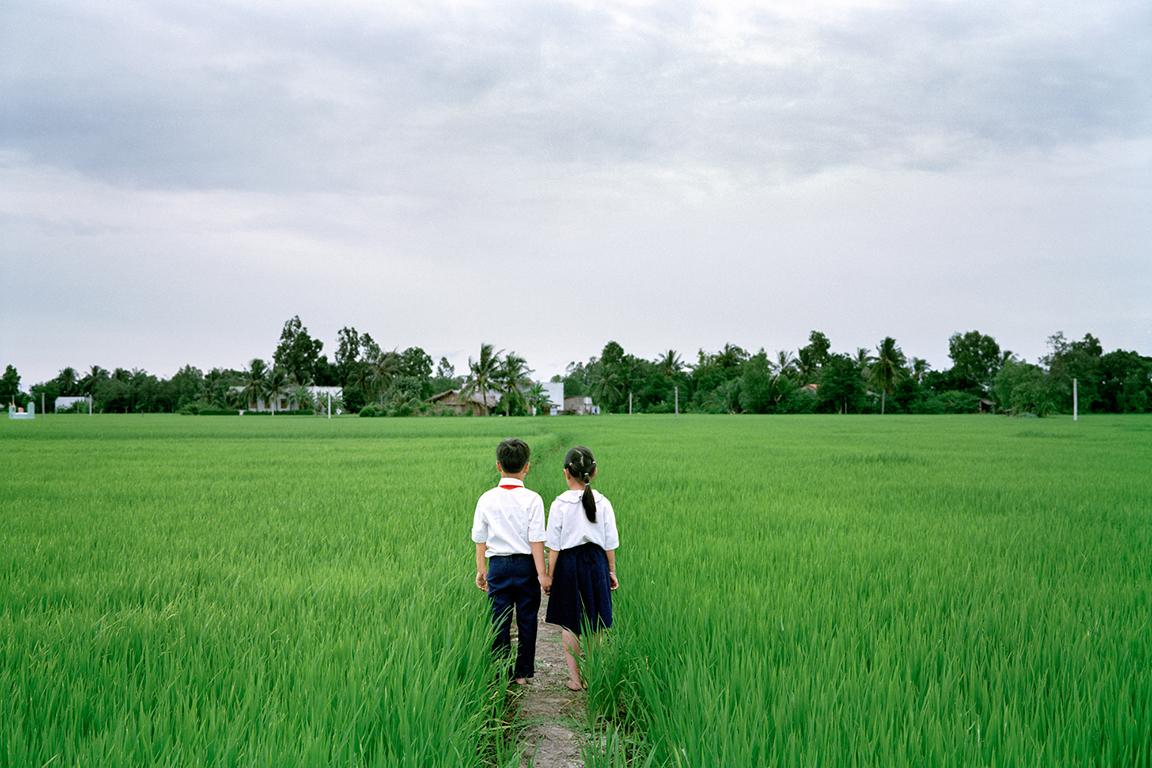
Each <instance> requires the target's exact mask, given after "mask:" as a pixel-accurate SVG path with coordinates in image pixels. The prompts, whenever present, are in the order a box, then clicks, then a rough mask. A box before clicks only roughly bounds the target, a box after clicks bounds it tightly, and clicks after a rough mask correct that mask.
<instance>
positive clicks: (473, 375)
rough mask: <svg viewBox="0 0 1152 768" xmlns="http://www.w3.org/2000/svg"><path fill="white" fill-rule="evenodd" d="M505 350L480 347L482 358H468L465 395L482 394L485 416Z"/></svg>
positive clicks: (484, 345) (486, 345)
mask: <svg viewBox="0 0 1152 768" xmlns="http://www.w3.org/2000/svg"><path fill="white" fill-rule="evenodd" d="M503 353H504V350H502V349H501V350H500V351H496V350H495V348H494V347H493V346H492V345H491V344H481V345H480V357H479V358H478V359H476V360H473V359H472V358H471V357H469V358H468V375H467V377H466V378H465V380H464V394H465V395H469V396H470V395H472V394H475V393H479V394H480V400H481V407H482V408H483V409H484V414H485V415H487V414H488V393H489V392H490V391H491V390H492V387H493V384H494V383H495V380H496V379H497V378H498V374H497V371H499V369H500V355H502V354H503Z"/></svg>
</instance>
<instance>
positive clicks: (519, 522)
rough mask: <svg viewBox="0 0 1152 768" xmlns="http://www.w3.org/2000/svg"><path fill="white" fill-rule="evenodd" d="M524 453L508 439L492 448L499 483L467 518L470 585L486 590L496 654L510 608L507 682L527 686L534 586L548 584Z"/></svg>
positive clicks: (503, 648) (502, 647)
mask: <svg viewBox="0 0 1152 768" xmlns="http://www.w3.org/2000/svg"><path fill="white" fill-rule="evenodd" d="M530 455H531V451H530V450H529V448H528V444H527V443H525V442H524V441H523V440H518V439H516V438H514V437H510V438H508V439H507V440H504V441H503V442H501V443H500V445H499V446H497V448H496V470H497V471H498V472H499V473H500V484H499V485H498V486H497V487H496V488H493V489H491V490H489V491H486V492H485V493H484V495H482V496H481V497H480V499H479V501H477V502H476V514H475V516H474V517H473V519H472V541H473V542H475V544H476V586H477V587H479V588H480V589H484V590H487V592H488V599H489V600H490V601H491V602H492V622H493V623H494V624H495V625H496V639H495V640H494V641H493V643H492V650H493V651H494V652H496V653H509V652H510V651H511V650H512V608H513V606H515V608H516V629H517V631H518V632H519V633H520V641H519V644H518V646H517V648H516V664H515V666H514V667H513V669H512V678H513V680H515V681H516V683H518V684H519V685H525V684H527V682H528V678H530V677H532V676H533V674H534V672H535V665H536V621H537V619H536V617H537V614H538V613H539V611H540V587H541V586H544V587H547V586H548V582H549V578H548V576H547V575H546V574H545V571H544V501H543V499H541V498H540V494H538V493H536V492H535V491H530V490H528V489H527V488H525V487H524V476H525V475H527V474H528V469H529V467H530V466H531V465H530V463H529V461H528V459H529V457H530ZM485 557H487V558H488V564H487V568H485V564H484V558H485Z"/></svg>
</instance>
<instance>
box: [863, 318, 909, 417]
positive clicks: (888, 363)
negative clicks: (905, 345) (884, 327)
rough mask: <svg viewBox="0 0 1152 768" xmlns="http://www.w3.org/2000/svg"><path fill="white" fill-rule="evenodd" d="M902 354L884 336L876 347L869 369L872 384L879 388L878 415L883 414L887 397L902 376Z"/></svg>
mask: <svg viewBox="0 0 1152 768" xmlns="http://www.w3.org/2000/svg"><path fill="white" fill-rule="evenodd" d="M904 363H905V359H904V352H903V351H901V349H900V347H898V346H897V345H896V340H895V339H894V338H892V337H891V336H885V337H884V339H883V341H881V342H880V344H879V345H878V346H877V347H876V357H875V358H874V359H873V362H872V366H871V369H870V375H871V379H872V383H873V384H874V385H875V386H877V387H879V388H880V413H881V414H883V413H884V409H885V405H886V404H887V400H888V395H890V394H891V393H892V391H893V390H894V389H895V388H896V384H897V382H898V381H899V380H900V379H901V378H903V376H904Z"/></svg>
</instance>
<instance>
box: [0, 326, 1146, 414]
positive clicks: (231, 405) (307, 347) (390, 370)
mask: <svg viewBox="0 0 1152 768" xmlns="http://www.w3.org/2000/svg"><path fill="white" fill-rule="evenodd" d="M335 346H336V348H335V351H334V353H333V356H332V358H331V359H329V357H328V356H327V355H326V354H324V352H323V349H324V345H323V343H322V342H321V341H320V340H319V339H316V338H314V337H313V336H312V335H311V334H310V333H309V331H308V329H307V328H306V327H305V326H304V324H303V323H302V322H301V321H300V318H299V317H298V316H296V317H293V318H291V319H290V320H288V321H287V322H285V323H284V326H283V329H282V331H281V334H280V340H279V342H278V343H277V345H276V347H275V350H274V351H273V353H272V356H271V359H270V360H265V359H264V358H255V359H253V360H251V361H250V362H249V364H248V365H247V367H245V368H243V369H230V368H213V369H211V370H210V371H208V372H203V371H201V370H200V369H199V368H196V367H194V366H191V365H186V366H184V367H183V368H181V369H180V370H179V371H177V372H176V373H175V374H174V375H173V376H172V377H171V378H169V379H163V378H160V377H157V376H154V375H152V374H150V373H148V372H147V371H144V370H142V369H138V368H136V369H131V370H128V369H124V368H115V369H113V370H111V371H109V370H107V369H105V368H102V367H101V366H99V365H93V366H91V367H90V368H89V369H88V370H86V371H84V372H83V373H81V372H79V371H78V370H77V369H75V368H72V367H65V368H63V369H61V370H60V372H59V373H58V374H57V375H56V377H54V378H53V379H51V380H49V381H46V382H41V383H38V384H34V385H32V386H31V387H30V388H29V390H28V392H27V393H25V392H23V391H22V390H21V389H20V376H19V373H18V372H17V371H16V369H15V368H14V367H13V366H12V365H8V366H6V368H5V370H4V373H3V376H0V403H8V402H22V401H23V400H34V401H35V402H37V403H39V402H40V400H41V396H43V399H44V401H45V403H46V404H47V405H48V408H49V410H51V408H52V404H53V402H54V400H55V398H56V397H57V396H65V395H72V396H88V397H91V398H92V403H93V408H94V410H96V411H97V412H103V413H152V412H182V413H191V414H195V413H225V412H235V411H236V410H237V409H243V408H252V407H253V406H254V405H255V404H256V403H257V402H258V401H261V400H262V401H264V402H272V403H276V402H279V401H281V400H282V399H284V400H287V401H290V402H291V403H292V404H293V405H294V406H296V409H298V410H304V411H310V410H313V409H315V410H320V409H322V408H323V407H324V406H325V405H326V403H325V402H324V401H323V400H319V401H317V399H316V398H313V397H312V395H311V392H310V390H309V389H308V387H310V386H313V385H315V386H332V387H341V388H342V393H343V395H342V400H341V401H340V402H338V403H337V405H338V406H339V407H341V408H343V409H344V410H345V411H348V412H353V413H356V412H359V413H363V414H364V415H390V416H407V415H417V414H428V413H433V412H435V408H434V407H433V406H432V404H431V403H429V398H431V397H432V395H434V394H435V393H438V392H443V391H446V390H459V391H461V392H462V393H463V394H464V395H465V396H474V397H475V398H476V400H477V402H478V403H482V404H484V406H483V407H484V408H485V410H488V411H490V412H492V413H501V414H505V415H522V414H526V413H532V412H539V411H540V410H546V409H547V405H548V398H547V394H546V392H545V391H544V387H543V385H542V384H540V383H539V382H537V381H535V380H533V378H532V374H533V371H532V369H531V368H529V367H528V363H527V361H526V360H525V359H524V358H523V357H522V356H520V355H518V354H516V353H515V352H513V351H507V352H506V351H504V350H502V349H501V350H498V349H496V347H495V345H493V344H488V343H484V344H481V346H480V350H479V354H478V355H477V356H476V357H475V358H471V357H470V358H469V359H468V366H467V370H465V371H464V372H462V373H461V374H457V372H456V370H455V369H454V367H453V366H452V364H451V363H450V362H449V361H448V360H447V359H446V358H444V357H441V358H440V359H439V361H437V362H436V363H433V360H432V357H431V356H430V355H429V354H428V353H427V352H425V351H424V350H423V349H422V348H420V347H409V348H407V349H403V350H400V349H390V350H389V349H385V348H383V347H381V345H380V344H379V343H378V342H377V341H376V340H375V339H373V338H372V336H371V335H370V334H368V333H363V332H360V331H358V330H357V329H355V328H352V327H345V328H341V329H340V331H339V333H338V334H337V338H336V345H335ZM1048 350H1049V351H1048V353H1047V354H1046V355H1044V356H1043V357H1042V358H1041V359H1040V360H1038V361H1037V362H1036V363H1030V362H1027V361H1025V360H1022V359H1020V358H1019V357H1018V356H1017V355H1015V354H1013V353H1012V352H1011V351H1008V350H1002V349H1001V347H1000V345H999V344H998V343H997V342H996V340H995V339H994V338H993V337H991V336H989V335H987V334H984V333H981V332H979V331H967V332H964V333H955V334H953V335H952V336H951V338H950V339H949V342H948V355H949V358H950V360H951V366H950V367H948V368H945V369H943V370H933V369H932V368H931V366H929V365H928V363H927V362H926V361H925V360H923V359H922V358H918V357H910V356H908V355H906V354H905V353H904V351H903V350H902V349H901V347H900V345H899V344H898V343H897V342H896V340H895V339H894V338H892V337H885V338H883V339H881V340H880V341H879V343H878V344H877V345H876V347H875V348H871V349H869V348H864V347H861V348H857V349H856V350H855V351H854V352H836V351H833V349H832V344H831V341H830V340H829V339H828V337H827V335H825V334H824V333H823V332H821V331H812V332H811V333H810V334H809V337H808V343H807V344H806V345H804V346H802V347H800V348H799V349H797V350H795V351H794V352H793V351H791V350H783V351H779V352H777V353H775V354H774V355H769V354H768V353H767V352H766V351H765V350H764V349H763V348H761V349H760V350H758V351H756V352H749V351H747V350H745V349H743V348H741V347H739V346H737V345H734V344H725V345H724V346H723V347H722V348H721V349H720V350H717V351H715V352H707V351H705V350H700V351H698V352H697V355H696V358H695V360H693V361H686V360H685V359H684V358H683V357H682V356H681V355H680V353H678V352H677V351H676V350H673V349H670V350H668V351H667V352H664V353H662V354H661V355H659V356H658V357H657V358H656V359H653V360H649V359H646V358H643V357H639V356H636V355H632V354H629V353H627V352H625V351H624V349H623V347H621V345H620V344H618V343H617V342H615V341H609V342H608V343H607V344H605V345H604V347H603V349H602V351H601V353H600V354H599V355H595V356H593V357H591V358H589V359H588V360H586V361H583V362H572V363H569V365H568V366H567V368H566V369H565V372H564V374H563V375H558V376H554V377H553V378H552V381H562V382H563V383H564V392H565V395H566V396H569V397H571V396H590V397H592V398H593V400H594V402H596V403H597V404H598V405H599V406H600V407H601V409H602V410H603V411H606V412H609V413H624V412H628V411H629V410H631V411H632V412H635V413H671V412H672V411H674V410H676V409H677V408H679V410H680V411H682V412H687V413H760V414H764V413H879V414H888V413H928V414H932V413H975V412H978V411H999V412H1004V413H1011V414H1024V413H1030V414H1035V415H1040V416H1043V415H1047V414H1050V413H1055V412H1069V411H1070V410H1071V408H1072V381H1073V379H1075V380H1076V381H1077V383H1078V391H1079V407H1080V409H1081V410H1082V411H1084V412H1096V413H1147V412H1150V411H1152V358H1150V357H1147V356H1143V355H1140V354H1138V353H1136V352H1133V351H1128V350H1120V349H1117V350H1113V351H1110V352H1104V350H1103V348H1102V346H1101V344H1100V341H1099V339H1097V338H1096V337H1095V336H1093V335H1092V334H1085V335H1084V337H1083V338H1082V339H1079V340H1069V339H1067V338H1065V336H1064V334H1063V333H1057V334H1055V335H1053V336H1051V337H1050V338H1049V339H1048ZM83 407H84V409H85V410H86V409H87V406H86V405H84V406H83Z"/></svg>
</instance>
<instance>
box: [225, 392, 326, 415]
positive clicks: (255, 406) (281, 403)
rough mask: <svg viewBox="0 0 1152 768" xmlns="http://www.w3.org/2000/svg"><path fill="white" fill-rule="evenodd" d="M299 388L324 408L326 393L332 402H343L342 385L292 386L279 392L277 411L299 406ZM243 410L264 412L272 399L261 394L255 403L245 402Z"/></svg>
mask: <svg viewBox="0 0 1152 768" xmlns="http://www.w3.org/2000/svg"><path fill="white" fill-rule="evenodd" d="M301 389H305V390H307V391H308V394H309V396H311V398H312V402H314V403H318V404H320V405H322V406H323V407H324V408H327V404H328V395H332V402H333V403H335V402H336V401H337V400H339V401H341V402H343V398H344V388H343V387H292V388H290V389H287V390H285V391H284V392H281V393H280V397H279V398H278V402H277V403H276V410H277V411H295V410H298V409H299V408H300V400H299V399H298V398H297V394H298V393H299V391H300V390H301ZM232 391H233V392H243V391H244V388H243V387H232ZM244 410H245V411H251V412H253V413H265V412H267V411H271V410H272V401H271V400H265V399H264V396H263V395H261V396H259V397H257V398H256V402H255V403H252V402H249V403H246V404H245V407H244ZM333 412H336V413H339V411H338V410H337V409H336V408H333Z"/></svg>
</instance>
